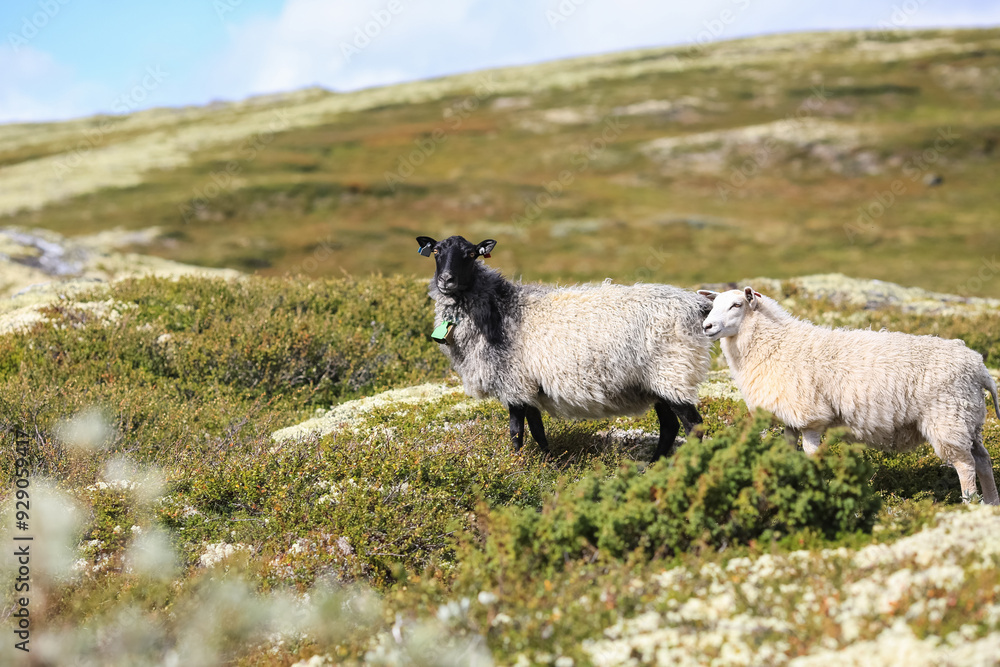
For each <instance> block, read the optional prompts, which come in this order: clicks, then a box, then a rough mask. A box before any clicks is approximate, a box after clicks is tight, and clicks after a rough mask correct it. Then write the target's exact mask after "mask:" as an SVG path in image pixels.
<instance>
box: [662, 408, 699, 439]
mask: <svg viewBox="0 0 1000 667" xmlns="http://www.w3.org/2000/svg"><path fill="white" fill-rule="evenodd" d="M668 405H669V406H670V409H671V410H673V411H674V414H675V415H677V417H678V418H679V419H680V420H681V424H683V425H684V433H685V434H686V435H688V436H691V435H692V434H693V433H694V429H695V427H696V426H698V424H700V423H701V415H699V414H698V409H697V408H695V407H694V405H692V404H691V403H668Z"/></svg>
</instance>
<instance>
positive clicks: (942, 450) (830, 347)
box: [705, 290, 998, 504]
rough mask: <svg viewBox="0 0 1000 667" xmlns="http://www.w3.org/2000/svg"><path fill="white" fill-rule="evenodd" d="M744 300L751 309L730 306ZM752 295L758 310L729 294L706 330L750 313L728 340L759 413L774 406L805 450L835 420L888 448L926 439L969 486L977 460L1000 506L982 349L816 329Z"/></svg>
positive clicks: (990, 496) (737, 372)
mask: <svg viewBox="0 0 1000 667" xmlns="http://www.w3.org/2000/svg"><path fill="white" fill-rule="evenodd" d="M723 297H726V298H723ZM738 299H743V300H744V301H745V304H744V305H745V307H743V308H740V307H739V306H737V307H736V308H734V309H733V310H730V308H732V307H733V305H734V304H736V303H738V302H739V301H738ZM752 301H753V302H755V303H753V307H751V300H747V299H746V296H745V293H744V292H741V291H735V290H734V291H731V292H725V293H724V294H721V295H718V296H717V297H716V298H715V307H714V308H713V310H712V312H711V314H710V315H709V316H708V318H706V320H705V324H706V327H707V326H708V325H709V324H710V323H712V322H714V323H715V325H716V326H719V325H720V324H721V323H723V322H727V324H728V326H729V327H730V328H731V327H732V326H733V324H732V323H734V322H736V321H737V319H739V318H742V319H740V320H739V323H738V329H736V330H734V331H731V332H730V333H729V334H727V335H725V336H724V337H723V338H721V341H722V351H723V353H724V354H725V356H726V361H727V362H728V363H729V367H730V369H731V371H732V373H733V380H734V382H735V383H736V386H737V387H738V388H739V390H740V393H741V394H742V395H743V397H744V400H745V401H746V403H747V406H748V407H749V408H750V409H751V410H753V409H756V408H764V409H765V410H769V411H770V412H773V413H774V414H775V415H776V416H777V417H778V418H779V419H781V420H782V421H783V422H785V424H787V425H788V426H790V427H792V428H793V429H796V430H798V431H802V432H803V434H804V436H806V437H805V440H804V444H805V446H806V449H807V451H809V450H811V449H812V448H813V447H814V446H815V445H818V441H819V436H821V435H822V433H823V431H825V430H826V429H828V428H831V427H836V426H846V427H847V428H849V429H850V430H851V432H852V434H853V435H854V436H855V437H856V438H857V439H858V440H859V441H861V442H864V443H866V444H868V445H870V446H873V447H876V448H878V449H882V450H885V451H892V452H900V451H907V450H911V449H913V448H915V447H916V446H918V445H919V444H921V443H922V442H923V441H924V440H925V439H926V440H928V441H929V442H930V443H931V445H932V446H933V447H934V451H935V452H936V453H937V455H938V456H940V457H941V458H942V459H943V460H945V461H947V462H948V463H951V464H953V465H954V466H955V467H956V469H958V472H959V475H960V477H961V478H962V487H963V491H968V490H969V489H968V488H967V485H968V482H969V480H970V479H971V480H972V481H971V488H972V490H974V489H975V481H974V473H973V471H975V470H977V467H976V466H977V463H979V468H978V471H979V476H980V483H981V484H982V486H983V496H984V498H985V499H986V500H987V501H988V502H991V503H993V504H997V502H998V498H997V489H996V485H995V483H994V481H993V475H992V467H991V466H984V464H983V463H980V462H979V461H978V460H976V459H979V458H981V455H985V456H986V461H988V459H989V455H988V454H986V450H985V448H983V447H982V427H983V421H984V420H985V417H986V406H985V403H984V401H983V390H984V389H988V390H990V391H991V392H992V393H993V394H994V396H995V394H996V388H995V385H994V382H993V379H992V378H991V377H990V375H989V372H988V371H987V370H986V367H985V366H984V365H983V358H982V356H981V355H980V354H979V353H978V352H975V351H974V350H970V349H969V348H967V347H966V346H965V343H964V342H962V341H960V340H945V339H942V338H938V337H936V336H915V335H911V334H904V333H898V332H891V331H871V330H848V329H830V328H828V327H821V326H816V325H814V324H811V323H809V322H804V321H802V320H799V319H797V318H795V317H793V316H792V315H791V314H789V313H788V312H787V311H785V310H784V309H782V308H781V306H779V305H778V304H777V303H776V302H775V301H774V300H772V299H770V298H768V297H766V296H760V295H757V296H756V297H755V298H754V299H752ZM706 330H707V329H706ZM717 330H718V329H717ZM994 400H995V399H994ZM979 450H981V452H980V451H979ZM987 471H988V473H987Z"/></svg>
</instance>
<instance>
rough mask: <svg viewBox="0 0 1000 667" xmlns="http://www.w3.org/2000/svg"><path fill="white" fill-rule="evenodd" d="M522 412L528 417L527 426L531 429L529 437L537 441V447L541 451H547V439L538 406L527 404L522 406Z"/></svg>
mask: <svg viewBox="0 0 1000 667" xmlns="http://www.w3.org/2000/svg"><path fill="white" fill-rule="evenodd" d="M524 414H525V416H526V417H527V418H528V428H529V429H531V437H533V438H534V439H535V442H537V443H538V448H539V449H541V450H542V451H543V452H548V451H549V441H548V439H547V438H546V437H545V427H543V426H542V413H541V412H540V411H539V410H538V408H536V407H534V406H532V405H528V406H526V407H525V408H524Z"/></svg>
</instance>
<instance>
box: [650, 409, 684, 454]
mask: <svg viewBox="0 0 1000 667" xmlns="http://www.w3.org/2000/svg"><path fill="white" fill-rule="evenodd" d="M653 409H654V410H656V416H657V417H658V418H659V420H660V440H659V442H657V443H656V451H655V452H653V461H658V460H660V459H661V458H666V457H668V456H670V455H671V454H672V453H673V451H674V439H675V438H677V433H678V432H679V431H680V430H681V424H680V422H679V421H677V414H676V410H674V409H673V404H671V403H667V402H664V401H657V402H656V403H655V404H654V405H653Z"/></svg>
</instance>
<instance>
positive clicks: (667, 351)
mask: <svg viewBox="0 0 1000 667" xmlns="http://www.w3.org/2000/svg"><path fill="white" fill-rule="evenodd" d="M700 299H701V297H698V296H697V295H696V294H694V293H692V292H687V291H685V290H681V289H679V288H675V287H671V286H668V285H635V286H623V285H610V284H604V285H594V286H579V287H572V288H561V289H557V290H552V291H549V292H546V293H542V294H534V295H530V296H529V297H528V300H527V303H526V304H525V308H524V310H523V319H522V323H521V327H520V331H519V335H518V337H517V345H518V350H517V354H516V356H517V357H518V358H519V359H520V360H521V364H522V365H523V371H524V373H525V376H526V377H525V379H526V381H527V383H528V384H529V385H531V384H532V383H534V386H536V387H537V395H536V396H535V399H534V400H533V401H531V402H533V403H534V404H536V405H538V407H541V408H543V409H545V410H547V411H549V412H552V413H553V414H556V415H559V416H563V417H578V418H584V417H604V416H612V415H619V414H634V413H638V412H641V411H644V410H646V409H648V408H649V405H650V404H651V403H652V402H654V401H655V400H657V399H658V398H661V397H662V398H671V399H672V400H673V399H676V400H678V401H687V402H693V401H694V400H696V397H697V385H698V383H699V382H700V381H701V380H703V379H704V376H705V373H706V371H707V366H708V348H709V343H708V340H707V338H706V337H705V335H704V332H703V331H702V330H701V322H702V319H703V315H702V309H703V304H701V303H700ZM668 391H672V392H673V394H672V395H671V396H664V393H665V392H668Z"/></svg>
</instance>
